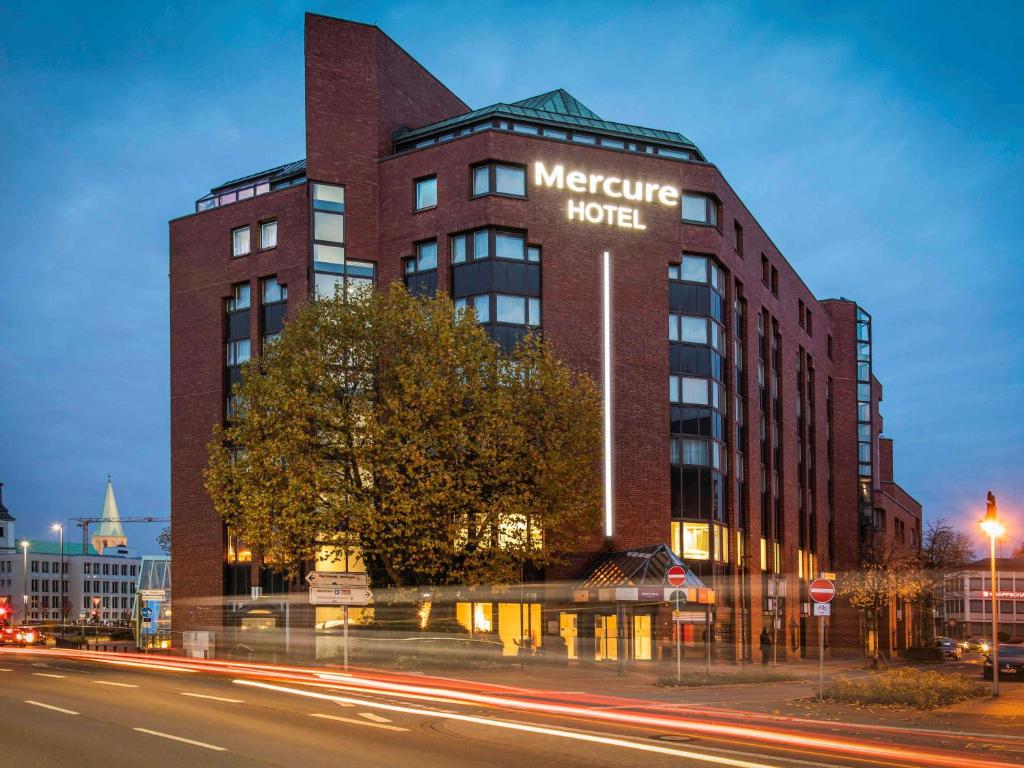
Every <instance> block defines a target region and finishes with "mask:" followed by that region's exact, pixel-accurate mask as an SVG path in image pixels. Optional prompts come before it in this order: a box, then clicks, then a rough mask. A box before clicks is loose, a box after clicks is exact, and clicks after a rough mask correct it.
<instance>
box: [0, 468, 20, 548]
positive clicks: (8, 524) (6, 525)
mask: <svg viewBox="0 0 1024 768" xmlns="http://www.w3.org/2000/svg"><path fill="white" fill-rule="evenodd" d="M16 547H17V542H16V541H15V539H14V518H13V517H11V513H10V512H9V511H8V510H7V507H5V506H4V484H3V483H0V552H13V551H14V550H15V548H16Z"/></svg>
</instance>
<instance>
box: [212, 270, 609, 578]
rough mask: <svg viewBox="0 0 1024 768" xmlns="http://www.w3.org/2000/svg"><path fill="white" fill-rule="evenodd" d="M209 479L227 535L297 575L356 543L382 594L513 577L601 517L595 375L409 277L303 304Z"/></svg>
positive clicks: (555, 553) (244, 402)
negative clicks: (515, 339) (503, 342)
mask: <svg viewBox="0 0 1024 768" xmlns="http://www.w3.org/2000/svg"><path fill="white" fill-rule="evenodd" d="M235 414H236V415H235V417H234V418H233V419H232V420H231V421H230V422H229V423H228V424H227V425H226V426H223V427H218V428H217V429H216V430H215V434H214V439H213V441H212V442H211V444H210V446H209V462H208V467H207V471H206V486H207V490H208V492H209V493H210V496H211V498H212V499H213V502H214V506H215V507H216V509H217V511H218V512H219V513H220V514H221V515H222V516H223V518H224V519H225V521H226V522H227V523H228V525H229V526H230V527H231V529H232V531H233V533H234V534H236V535H238V536H239V537H241V538H242V539H244V540H245V541H246V542H247V543H248V544H249V545H250V546H252V547H254V548H255V549H257V550H258V551H261V552H262V553H263V555H264V556H265V558H266V560H267V562H268V563H270V564H273V565H274V566H275V567H277V568H279V569H284V570H289V571H291V572H292V573H294V572H296V571H297V569H299V568H300V567H302V565H303V563H308V562H309V561H313V560H316V559H317V558H318V556H321V557H322V556H323V553H324V552H325V551H326V552H328V553H329V556H333V557H340V556H341V553H342V551H343V550H344V549H345V548H346V547H350V546H356V547H358V548H359V550H360V551H361V553H362V555H363V557H364V559H365V561H366V563H367V568H368V570H369V571H370V574H371V578H372V580H373V583H374V584H375V585H376V586H388V585H390V586H395V587H413V586H415V587H423V586H427V585H430V586H439V585H449V584H469V585H474V584H480V583H494V582H512V581H518V580H519V578H520V576H521V574H522V572H523V569H524V568H526V567H530V568H543V567H545V566H547V565H550V564H552V563H554V562H558V561H559V560H560V559H561V558H562V557H563V556H564V555H565V554H566V553H568V552H570V551H572V550H573V549H574V548H575V547H576V546H577V545H578V544H579V542H580V541H581V539H582V537H583V536H585V535H586V534H587V533H589V532H590V531H592V530H593V529H594V528H595V527H596V526H597V524H598V522H599V515H600V512H599V510H600V476H599V463H600V461H599V460H600V453H599V452H600V445H601V440H600V434H601V422H600V399H599V396H598V393H597V389H596V387H595V385H594V383H593V381H592V380H591V379H590V378H589V377H588V376H586V375H585V374H582V373H579V372H576V371H573V370H571V369H570V368H568V366H566V365H565V364H564V363H563V362H561V361H560V360H559V359H558V358H557V357H556V356H555V355H554V354H553V352H552V350H551V349H550V348H549V346H548V345H547V344H545V343H544V342H542V341H541V340H539V339H538V338H536V337H528V338H527V340H526V341H525V342H523V343H522V344H520V345H519V346H518V347H517V348H516V350H515V351H514V352H513V353H512V354H511V355H505V354H503V353H502V352H501V350H500V349H499V348H498V347H497V345H495V344H494V343H493V341H492V340H491V338H490V337H489V336H488V335H487V333H486V332H485V331H484V330H483V329H482V328H481V327H480V326H479V325H478V324H477V323H476V321H475V318H474V317H473V315H472V313H468V314H462V313H460V314H459V315H458V316H455V315H454V307H453V304H452V302H451V300H450V299H449V298H447V296H445V295H444V294H439V295H438V296H436V297H432V298H423V297H412V296H410V295H409V294H408V293H407V292H406V291H405V289H404V288H403V287H402V286H401V285H397V284H396V285H393V286H392V287H391V288H390V289H389V290H387V291H383V292H369V293H366V294H363V295H361V296H359V297H355V298H349V299H347V300H346V299H343V298H341V297H335V298H334V299H328V300H323V299H321V300H317V301H313V302H310V303H309V304H306V305H304V306H303V307H301V308H300V310H299V311H298V313H297V315H296V316H295V317H294V318H292V319H291V320H290V321H289V322H288V324H287V325H286V326H285V329H284V331H283V332H282V334H281V337H280V339H279V340H278V341H276V342H274V343H273V344H271V345H269V346H268V348H267V349H266V350H265V352H264V355H263V357H262V358H260V359H255V360H252V361H250V362H249V363H247V364H246V365H245V367H244V369H243V381H242V384H241V385H239V386H238V388H237V390H236V409H235Z"/></svg>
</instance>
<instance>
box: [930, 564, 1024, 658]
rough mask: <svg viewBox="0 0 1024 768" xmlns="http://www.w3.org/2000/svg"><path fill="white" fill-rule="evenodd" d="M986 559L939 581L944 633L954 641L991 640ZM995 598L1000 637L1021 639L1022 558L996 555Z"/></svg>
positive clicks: (1023, 623) (1023, 629) (1023, 639)
mask: <svg viewBox="0 0 1024 768" xmlns="http://www.w3.org/2000/svg"><path fill="white" fill-rule="evenodd" d="M990 568H991V561H990V560H989V558H987V557H986V558H982V559H980V560H975V561H974V562H973V563H971V564H970V565H966V566H964V567H963V568H962V569H960V570H958V571H957V572H955V573H951V574H949V575H948V576H946V577H945V579H944V580H943V582H942V592H943V594H942V599H941V601H940V602H939V606H940V607H939V610H940V617H941V619H942V621H941V622H940V625H941V626H942V627H943V633H944V634H947V635H949V636H951V637H955V638H956V639H957V640H966V639H967V638H971V637H977V638H987V639H989V640H991V639H992V576H991V570H990ZM996 580H997V582H998V586H997V588H996V600H998V601H999V634H1000V637H1001V639H1002V640H1004V641H1006V640H1009V641H1011V642H1018V643H1019V642H1024V558H1021V557H997V558H996Z"/></svg>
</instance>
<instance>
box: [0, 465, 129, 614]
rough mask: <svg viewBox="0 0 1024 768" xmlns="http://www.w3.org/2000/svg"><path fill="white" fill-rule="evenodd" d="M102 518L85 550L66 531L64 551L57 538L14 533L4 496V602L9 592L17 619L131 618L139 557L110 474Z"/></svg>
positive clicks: (0, 557)
mask: <svg viewBox="0 0 1024 768" xmlns="http://www.w3.org/2000/svg"><path fill="white" fill-rule="evenodd" d="M0 487H2V486H0ZM103 518H104V520H103V523H102V525H101V527H100V531H99V532H98V533H97V535H96V536H93V537H92V539H93V543H92V544H90V545H89V546H88V547H87V548H86V550H85V551H84V552H83V549H82V544H80V543H79V544H74V543H71V542H69V541H67V533H68V532H67V531H65V540H64V552H63V557H62V553H61V547H60V543H59V541H40V540H18V539H16V538H15V537H14V523H15V519H14V518H13V517H12V516H11V514H10V512H9V511H8V510H7V508H6V507H4V506H3V499H2V496H0V602H2V601H3V600H4V598H6V602H8V603H9V604H10V605H11V606H12V607H13V608H14V616H13V620H14V622H15V623H19V624H22V623H24V624H38V623H44V622H46V623H49V622H59V621H62V620H63V621H67V622H80V621H82V620H85V621H89V622H99V623H120V622H125V623H127V622H128V621H129V620H130V618H131V615H132V611H133V609H134V605H135V582H136V580H137V579H138V576H139V565H140V563H141V558H139V557H136V556H134V554H133V553H132V551H131V550H129V549H128V547H127V543H128V542H127V539H126V538H125V536H124V532H123V530H122V529H121V522H120V516H119V515H118V511H117V501H116V500H115V498H114V488H113V485H112V484H111V482H110V480H109V478H108V480H107V490H106V497H105V499H104V502H103ZM97 543H98V544H100V546H101V548H100V549H98V550H97V548H96V546H95V545H96V544H97ZM111 544H112V545H114V546H109V545H111ZM62 562H63V575H62V574H61V570H62V567H61V566H62Z"/></svg>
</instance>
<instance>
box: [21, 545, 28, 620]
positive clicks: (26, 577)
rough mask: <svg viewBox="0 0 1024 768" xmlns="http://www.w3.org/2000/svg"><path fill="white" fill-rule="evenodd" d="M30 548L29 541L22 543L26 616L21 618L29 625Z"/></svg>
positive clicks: (24, 611) (23, 603)
mask: <svg viewBox="0 0 1024 768" xmlns="http://www.w3.org/2000/svg"><path fill="white" fill-rule="evenodd" d="M28 547H29V543H28V541H27V540H25V541H22V542H21V552H22V555H23V556H24V562H23V564H22V565H23V568H24V570H23V571H22V575H23V576H24V577H25V582H24V584H23V585H22V593H21V612H22V613H23V614H24V616H22V617H21V622H22V624H28Z"/></svg>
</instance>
